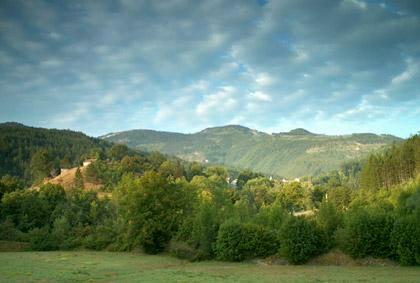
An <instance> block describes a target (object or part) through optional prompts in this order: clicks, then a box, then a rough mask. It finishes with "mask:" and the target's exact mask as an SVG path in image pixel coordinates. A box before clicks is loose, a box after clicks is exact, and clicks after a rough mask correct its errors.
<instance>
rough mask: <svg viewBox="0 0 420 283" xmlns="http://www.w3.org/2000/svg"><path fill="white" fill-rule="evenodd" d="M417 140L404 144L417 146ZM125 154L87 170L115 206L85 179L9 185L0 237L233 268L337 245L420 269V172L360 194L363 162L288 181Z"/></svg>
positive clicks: (116, 150)
mask: <svg viewBox="0 0 420 283" xmlns="http://www.w3.org/2000/svg"><path fill="white" fill-rule="evenodd" d="M418 138H419V137H418V136H414V137H412V138H411V139H410V140H409V141H407V142H406V143H404V144H402V145H400V146H397V147H396V148H397V149H399V150H401V148H402V147H405V146H407V145H406V144H407V143H414V144H415V145H418ZM127 150H128V149H127V148H126V147H125V146H121V145H116V146H114V147H113V150H111V151H110V152H112V154H111V155H109V156H105V158H99V159H98V160H97V161H95V162H94V163H92V164H91V165H90V166H89V167H88V168H87V169H86V174H87V177H89V178H92V179H95V180H98V179H99V180H101V181H102V182H103V183H104V184H107V190H108V191H110V192H111V193H112V197H110V198H107V197H98V195H97V194H96V193H95V192H87V191H85V190H83V188H82V187H83V184H80V183H78V182H77V183H76V184H78V186H79V187H77V186H75V187H74V188H72V189H69V190H68V191H64V189H63V188H62V187H60V186H57V185H49V184H47V185H43V186H41V187H40V189H39V190H28V189H22V186H21V185H20V184H19V181H18V180H17V179H14V178H11V177H5V178H4V180H3V179H2V181H1V182H0V184H3V185H0V187H1V186H3V187H4V188H5V189H4V194H3V196H2V199H1V206H0V215H1V221H0V222H1V224H0V239H2V240H9V241H27V242H29V246H30V248H31V249H33V250H54V249H74V248H79V247H84V248H88V249H95V250H104V249H106V250H110V251H130V250H135V249H142V250H143V251H145V252H146V253H151V254H155V253H160V252H164V251H167V252H169V253H171V254H173V255H175V256H177V257H181V258H185V259H188V260H205V259H219V260H226V261H241V260H246V259H251V258H259V257H266V256H272V255H276V256H280V257H282V258H285V259H287V260H288V261H289V262H290V263H293V264H302V263H305V262H307V261H308V260H310V259H311V258H313V257H315V256H317V255H320V254H323V253H326V252H328V251H329V250H331V249H335V248H338V249H340V250H342V251H343V252H345V253H346V254H348V255H350V256H352V257H355V258H363V257H380V258H390V259H393V260H397V261H399V262H400V263H401V264H404V265H416V264H420V177H419V175H418V173H415V174H417V176H416V177H415V178H411V179H404V181H402V182H401V183H398V184H395V185H393V186H390V187H388V188H387V187H378V188H375V189H374V190H373V189H371V188H364V187H363V186H362V187H359V186H358V180H359V175H360V174H366V173H364V172H365V171H364V170H366V169H364V168H361V167H360V163H357V162H354V163H348V164H345V165H343V167H342V168H341V169H340V170H338V171H335V172H332V173H330V174H327V175H324V176H320V177H318V178H315V179H312V178H307V179H304V180H302V181H301V182H282V181H280V180H273V179H270V178H266V177H264V176H262V175H260V174H255V173H253V172H251V171H249V170H245V171H241V172H229V171H227V170H226V169H225V168H224V167H220V166H211V167H203V166H202V165H201V164H199V163H183V162H181V161H180V160H177V159H168V158H167V157H165V156H163V155H160V154H158V153H155V154H150V155H147V156H141V155H135V154H134V155H130V153H129V152H128V151H127ZM391 150H394V149H391ZM417 151H418V147H417V146H416V148H415V149H414V152H417ZM384 155H386V153H384ZM410 158H411V157H410ZM232 179H237V181H236V183H234V182H232V181H231V180H232ZM298 215H302V216H298Z"/></svg>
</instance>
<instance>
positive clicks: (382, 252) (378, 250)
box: [339, 208, 394, 258]
mask: <svg viewBox="0 0 420 283" xmlns="http://www.w3.org/2000/svg"><path fill="white" fill-rule="evenodd" d="M393 225H394V219H393V217H392V215H390V214H389V213H385V212H383V211H378V210H372V209H371V210H367V209H363V208H357V209H353V210H352V211H349V212H347V213H346V215H345V217H344V228H343V229H342V230H340V233H339V246H340V248H341V249H342V250H343V251H344V252H346V253H347V254H349V255H351V256H352V257H354V258H363V257H367V256H372V257H381V258H386V257H389V256H391V255H392V248H391V241H390V237H391V232H392V229H393Z"/></svg>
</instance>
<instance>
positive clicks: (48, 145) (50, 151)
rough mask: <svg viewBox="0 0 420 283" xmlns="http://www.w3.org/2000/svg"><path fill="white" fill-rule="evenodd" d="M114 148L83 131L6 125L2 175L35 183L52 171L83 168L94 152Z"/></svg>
mask: <svg viewBox="0 0 420 283" xmlns="http://www.w3.org/2000/svg"><path fill="white" fill-rule="evenodd" d="M110 147H111V145H110V144H109V143H108V142H105V141H103V140H100V139H97V138H92V137H89V136H86V135H85V134H83V133H81V132H74V131H70V130H57V129H44V128H35V127H28V126H25V125H22V124H18V123H2V124H0V176H2V175H6V174H9V175H14V176H19V177H24V178H25V179H26V180H27V181H28V182H31V181H33V179H36V178H38V177H39V179H42V178H43V177H46V176H48V175H49V173H50V171H54V170H56V169H59V168H70V167H75V166H77V165H79V163H80V162H81V161H82V160H83V159H84V157H85V156H87V155H88V154H89V153H91V152H92V151H93V150H97V151H99V152H100V151H104V150H105V149H109V148H110ZM41 167H42V168H41ZM40 171H43V172H40ZM41 173H42V174H41ZM53 173H54V172H53ZM36 175H39V176H36ZM42 175H45V176H42ZM52 175H54V174H52Z"/></svg>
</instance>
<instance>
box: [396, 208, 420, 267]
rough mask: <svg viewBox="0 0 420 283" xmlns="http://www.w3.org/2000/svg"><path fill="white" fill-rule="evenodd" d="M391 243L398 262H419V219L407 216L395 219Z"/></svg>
mask: <svg viewBox="0 0 420 283" xmlns="http://www.w3.org/2000/svg"><path fill="white" fill-rule="evenodd" d="M391 243H392V247H393V250H394V252H395V254H396V256H397V259H398V261H399V262H400V264H402V265H416V264H420V219H419V218H416V217H414V216H408V217H403V218H400V219H398V220H397V221H395V224H394V229H393V230H392V234H391Z"/></svg>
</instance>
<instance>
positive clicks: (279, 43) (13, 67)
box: [0, 0, 420, 137]
mask: <svg viewBox="0 0 420 283" xmlns="http://www.w3.org/2000/svg"><path fill="white" fill-rule="evenodd" d="M5 121H17V122H21V123H24V124H28V125H33V126H41V127H48V128H66V129H73V130H80V131H83V132H85V133H87V134H89V135H93V136H97V135H102V134H106V133H109V132H115V131H122V130H127V129H134V128H136V129H137V128H145V129H156V130H167V131H176V132H185V133H188V132H195V131H199V130H201V129H203V128H206V127H211V126H219V125H225V124H241V125H244V126H248V127H250V128H255V129H258V130H262V131H267V132H280V131H287V130H290V129H293V128H297V127H303V128H306V129H308V130H310V131H312V132H317V133H325V134H347V133H352V132H374V133H390V134H394V135H398V136H401V137H408V136H409V135H410V134H414V133H417V132H418V131H419V130H420V127H419V125H420V1H416V0H412V1H408V0H400V1H396V2H394V1H386V0H384V1H362V0H342V1H339V0H316V1H301V0H290V1H286V0H283V1H260V0H259V1H257V0H255V1H243V0H241V1H233V0H229V1H221V0H209V1H196V0H191V1H184V0H175V1H137V0H121V1H77V0H72V1H70V0H69V1H37V0H33V1H23V0H22V1H19V0H2V1H0V122H5Z"/></svg>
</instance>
